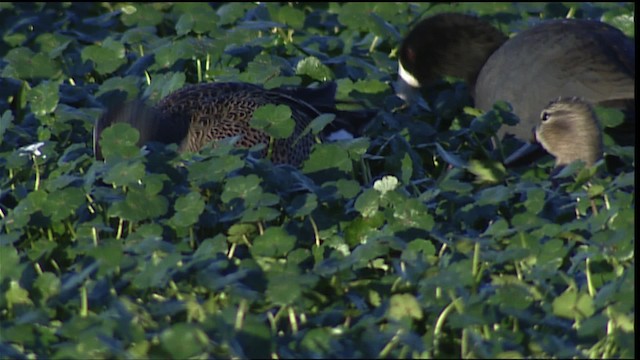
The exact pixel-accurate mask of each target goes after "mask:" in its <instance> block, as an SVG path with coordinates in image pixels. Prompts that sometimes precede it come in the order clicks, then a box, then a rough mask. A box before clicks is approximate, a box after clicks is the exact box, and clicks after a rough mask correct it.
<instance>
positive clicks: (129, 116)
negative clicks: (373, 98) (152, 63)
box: [94, 83, 335, 166]
mask: <svg viewBox="0 0 640 360" xmlns="http://www.w3.org/2000/svg"><path fill="white" fill-rule="evenodd" d="M334 92H335V86H334V87H333V91H331V89H328V90H327V89H326V88H321V89H300V90H299V94H300V96H299V97H296V96H293V94H295V93H296V90H294V89H281V90H279V89H273V90H266V89H264V88H262V87H260V86H256V85H252V84H247V83H206V84H197V85H189V86H186V87H184V88H182V89H180V90H178V91H175V92H174V93H172V94H170V95H168V96H167V97H165V98H164V99H162V100H161V101H160V102H159V103H158V104H157V105H156V106H154V107H148V106H145V105H144V104H142V103H141V102H134V103H132V104H129V105H126V106H123V107H120V108H114V109H110V110H108V111H107V112H106V113H105V114H104V115H103V116H102V117H101V119H100V120H99V121H98V123H97V124H96V131H95V134H94V136H95V139H94V144H95V154H96V157H97V158H98V159H101V158H102V154H101V150H100V146H99V139H100V134H101V132H102V130H103V129H104V128H105V127H107V126H108V125H110V124H111V123H114V122H120V121H124V122H129V123H130V124H131V125H133V126H134V127H136V128H137V129H138V130H139V132H140V135H141V139H140V141H139V143H140V144H144V143H145V142H147V141H158V142H162V143H177V144H179V149H180V151H198V150H200V149H201V148H202V147H203V146H204V145H205V144H207V143H209V142H214V141H216V140H221V139H224V138H228V137H233V136H240V138H239V140H238V142H237V143H236V145H237V146H240V147H251V146H254V145H256V144H260V143H262V144H266V145H268V144H269V142H270V137H269V135H267V134H266V133H264V132H262V131H260V130H257V129H255V128H253V127H251V126H250V125H249V121H250V120H251V118H252V117H253V112H254V111H255V110H256V109H257V108H258V107H260V106H262V105H266V104H276V105H287V106H289V107H290V108H291V113H292V118H293V120H294V121H295V129H294V131H293V134H292V135H291V136H290V137H289V138H286V139H276V140H274V141H273V145H272V146H273V147H272V153H271V160H272V161H273V162H274V163H287V164H292V165H295V166H298V165H300V164H301V163H302V161H303V160H305V159H306V158H307V157H308V156H309V152H310V151H311V147H312V145H313V143H314V141H315V140H314V137H313V135H312V134H311V133H310V132H309V133H308V134H306V135H304V136H302V137H300V138H299V135H300V134H301V133H302V132H303V130H304V129H305V128H306V127H307V125H309V123H310V122H311V121H312V120H313V119H314V118H316V117H317V116H318V115H320V114H321V112H320V110H318V109H317V108H316V107H314V106H313V105H311V104H310V103H308V102H307V101H305V100H307V99H309V101H311V102H317V103H318V104H319V105H318V107H319V108H322V109H324V110H326V109H327V108H330V107H331V104H332V103H333V99H332V98H331V99H327V95H332V94H333V93H334ZM316 95H317V96H318V98H317V101H316V100H314V96H316ZM303 98H304V100H303ZM298 138H299V139H298ZM296 140H297V141H296ZM266 153H267V149H266V148H265V150H264V153H263V155H266Z"/></svg>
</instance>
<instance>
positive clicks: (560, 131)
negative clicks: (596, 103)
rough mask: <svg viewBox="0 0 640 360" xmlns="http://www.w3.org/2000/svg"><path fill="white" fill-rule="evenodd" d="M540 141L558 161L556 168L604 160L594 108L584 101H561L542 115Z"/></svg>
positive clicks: (537, 132) (570, 99) (591, 163)
mask: <svg viewBox="0 0 640 360" xmlns="http://www.w3.org/2000/svg"><path fill="white" fill-rule="evenodd" d="M535 134H536V140H537V141H538V142H539V143H540V144H541V145H542V147H544V148H545V150H547V152H549V153H550V154H551V155H553V156H554V157H555V158H556V166H562V165H567V164H570V163H571V162H573V161H576V160H582V161H584V163H585V164H586V165H587V166H592V165H593V164H594V163H595V162H596V161H598V160H599V159H600V158H601V157H602V130H601V128H600V124H599V122H598V119H597V117H596V115H595V113H594V111H593V108H592V107H591V105H590V104H589V103H588V102H586V101H584V100H582V99H581V98H577V97H572V98H559V99H557V100H554V101H552V102H550V103H549V105H547V107H546V108H545V109H544V110H543V111H542V113H541V114H540V122H539V123H538V125H537V126H536V129H535Z"/></svg>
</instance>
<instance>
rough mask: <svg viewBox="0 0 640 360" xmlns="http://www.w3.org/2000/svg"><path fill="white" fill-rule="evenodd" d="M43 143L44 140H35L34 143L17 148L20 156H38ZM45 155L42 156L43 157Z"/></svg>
mask: <svg viewBox="0 0 640 360" xmlns="http://www.w3.org/2000/svg"><path fill="white" fill-rule="evenodd" d="M43 145H44V142H37V143H35V144H31V145H27V146H23V147H21V148H19V149H18V151H20V156H29V155H33V156H40V155H42V153H41V152H40V148H41V147H42V146H43ZM44 157H45V156H43V158H44Z"/></svg>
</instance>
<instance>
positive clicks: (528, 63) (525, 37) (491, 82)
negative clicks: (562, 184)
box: [396, 13, 635, 144]
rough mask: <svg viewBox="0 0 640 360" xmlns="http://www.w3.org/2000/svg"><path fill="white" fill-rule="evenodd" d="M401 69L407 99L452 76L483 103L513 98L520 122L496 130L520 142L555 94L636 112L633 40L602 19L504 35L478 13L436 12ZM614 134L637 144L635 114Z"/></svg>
mask: <svg viewBox="0 0 640 360" xmlns="http://www.w3.org/2000/svg"><path fill="white" fill-rule="evenodd" d="M398 69H399V80H398V81H399V86H397V90H396V92H397V93H398V95H399V96H400V97H402V98H404V99H405V100H409V101H410V100H411V98H412V96H415V95H413V94H412V92H415V88H418V87H420V86H424V85H429V84H430V83H432V82H433V81H435V80H437V79H438V78H439V77H442V76H454V77H458V78H461V79H462V80H464V81H466V82H467V83H468V85H469V87H470V90H471V95H472V96H473V98H474V101H475V105H476V107H478V108H480V109H483V110H490V109H491V108H492V107H493V105H494V103H495V102H496V101H499V100H503V101H507V102H509V103H510V104H511V106H512V107H513V112H514V113H515V114H516V115H517V116H518V117H519V118H520V122H519V123H518V124H517V125H515V126H503V127H502V128H501V129H500V131H499V134H500V135H503V134H505V133H511V134H513V135H515V136H516V137H517V138H520V139H523V140H524V139H527V138H528V137H529V135H530V132H531V128H532V127H533V126H534V125H535V124H536V123H537V121H538V115H539V111H540V109H542V108H543V107H544V106H545V105H546V104H548V103H549V101H551V100H552V99H556V98H558V97H574V96H577V97H581V98H583V99H584V100H586V101H588V102H589V103H591V104H594V105H606V106H612V107H618V108H621V109H623V110H627V112H628V114H634V108H635V105H634V99H635V44H634V43H633V40H631V39H629V38H627V37H626V36H625V35H624V34H623V33H622V32H621V31H620V30H618V29H616V28H614V27H612V26H610V25H607V24H605V23H602V22H599V21H592V20H577V19H563V20H549V21H544V22H542V23H540V24H538V25H536V26H534V27H532V28H530V29H527V30H524V31H522V32H520V33H519V34H517V35H515V36H514V37H512V38H510V39H507V37H506V36H504V35H503V34H502V33H501V32H500V31H499V30H498V29H496V28H494V27H493V26H492V25H491V24H489V23H488V22H485V21H483V20H481V19H479V18H476V17H474V16H470V15H463V14H447V13H445V14H439V15H435V16H432V17H429V18H426V19H425V20H422V21H421V22H420V23H418V25H416V26H415V27H414V28H413V29H412V30H411V32H409V34H407V36H406V37H405V39H404V41H403V43H402V45H401V47H400V57H399V67H398ZM412 89H413V90H412ZM617 133H618V135H620V136H621V137H626V138H627V140H626V144H633V143H634V141H635V135H634V134H635V119H634V116H633V115H632V116H630V119H627V121H626V124H624V127H623V129H622V130H619V131H618V132H617ZM629 136H631V137H632V139H631V140H629Z"/></svg>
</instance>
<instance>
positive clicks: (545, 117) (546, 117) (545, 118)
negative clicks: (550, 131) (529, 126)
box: [540, 111, 551, 121]
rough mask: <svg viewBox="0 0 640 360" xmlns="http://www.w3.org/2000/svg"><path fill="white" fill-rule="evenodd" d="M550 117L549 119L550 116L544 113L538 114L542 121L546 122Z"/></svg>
mask: <svg viewBox="0 0 640 360" xmlns="http://www.w3.org/2000/svg"><path fill="white" fill-rule="evenodd" d="M550 117H551V114H549V113H548V112H546V111H543V112H542V114H540V119H542V121H547V120H549V118H550Z"/></svg>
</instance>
